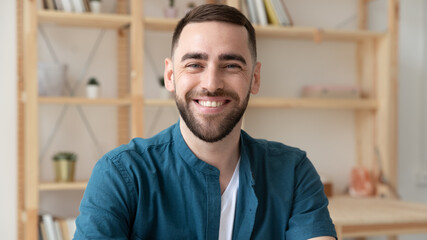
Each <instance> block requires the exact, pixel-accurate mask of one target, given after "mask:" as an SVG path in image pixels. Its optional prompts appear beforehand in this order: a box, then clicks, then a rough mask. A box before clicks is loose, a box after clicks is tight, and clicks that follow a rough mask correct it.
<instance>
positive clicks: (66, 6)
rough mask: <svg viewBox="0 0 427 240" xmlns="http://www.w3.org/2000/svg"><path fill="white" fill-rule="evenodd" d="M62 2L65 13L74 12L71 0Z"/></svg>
mask: <svg viewBox="0 0 427 240" xmlns="http://www.w3.org/2000/svg"><path fill="white" fill-rule="evenodd" d="M61 1H62V7H63V8H64V11H65V12H72V11H73V9H72V8H71V2H70V1H71V0H61Z"/></svg>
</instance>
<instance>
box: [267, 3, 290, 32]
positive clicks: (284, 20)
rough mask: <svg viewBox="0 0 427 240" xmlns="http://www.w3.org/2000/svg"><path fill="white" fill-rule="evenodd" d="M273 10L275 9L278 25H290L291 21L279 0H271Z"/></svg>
mask: <svg viewBox="0 0 427 240" xmlns="http://www.w3.org/2000/svg"><path fill="white" fill-rule="evenodd" d="M271 3H272V5H273V8H274V10H275V11H276V14H277V18H278V21H279V23H280V25H283V26H287V25H291V21H290V19H289V18H288V14H287V13H286V11H285V8H284V6H283V4H282V2H281V1H280V0H271Z"/></svg>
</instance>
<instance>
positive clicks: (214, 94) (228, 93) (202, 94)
mask: <svg viewBox="0 0 427 240" xmlns="http://www.w3.org/2000/svg"><path fill="white" fill-rule="evenodd" d="M197 97H228V98H231V99H233V100H235V101H239V100H240V98H239V95H237V93H235V92H232V91H226V90H224V89H217V90H215V91H214V92H210V91H208V90H206V89H203V90H202V91H197V90H190V91H189V92H187V94H185V99H186V100H187V101H189V100H191V99H193V98H197Z"/></svg>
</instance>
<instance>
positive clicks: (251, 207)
mask: <svg viewBox="0 0 427 240" xmlns="http://www.w3.org/2000/svg"><path fill="white" fill-rule="evenodd" d="M240 151H241V153H240V177H239V181H240V183H239V184H240V185H239V191H238V194H237V204H236V212H235V219H234V228H233V239H263V240H266V239H291V240H293V239H296V240H299V239H307V238H312V237H316V236H335V235H336V234H335V230H334V225H333V223H332V220H331V219H330V217H329V212H328V209H327V205H328V200H327V198H326V196H325V194H324V192H323V185H322V183H321V182H320V178H319V176H318V174H317V173H316V171H315V169H314V167H313V165H312V164H311V162H310V161H309V160H308V159H307V157H306V155H305V153H304V152H303V151H301V150H298V149H296V148H291V147H288V146H286V145H283V144H281V143H277V142H270V141H266V140H257V139H253V138H251V137H250V136H249V135H247V134H246V133H245V132H244V131H242V133H241V139H240ZM219 174H220V172H219V170H218V169H217V168H215V167H213V166H211V165H209V164H207V163H205V162H203V161H202V160H200V159H198V158H197V157H196V156H195V155H194V154H193V152H192V151H191V150H190V149H189V148H188V146H187V144H186V143H185V141H184V139H183V137H182V135H181V132H180V129H179V124H175V125H173V126H171V127H170V128H168V129H166V130H164V131H163V132H161V133H159V134H158V135H156V136H154V137H152V138H149V139H140V138H137V139H133V140H132V141H131V142H130V143H129V144H127V145H123V146H120V147H118V148H116V149H114V150H112V151H111V152H109V153H107V154H106V155H105V156H104V157H103V158H101V159H100V160H99V161H98V163H97V164H96V166H95V168H94V169H93V173H92V176H91V178H90V180H89V183H88V186H87V188H86V191H85V194H84V197H83V200H82V202H81V206H80V215H79V216H78V218H77V220H76V225H77V230H76V233H75V237H74V239H215V240H216V239H218V233H219V221H220V214H221V190H220V185H219Z"/></svg>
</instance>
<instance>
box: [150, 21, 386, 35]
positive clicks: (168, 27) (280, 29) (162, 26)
mask: <svg viewBox="0 0 427 240" xmlns="http://www.w3.org/2000/svg"><path fill="white" fill-rule="evenodd" d="M144 23H145V27H146V28H147V29H148V30H155V31H173V30H174V28H175V26H176V24H177V23H178V20H177V19H162V18H145V20H144ZM254 27H255V31H256V33H257V37H263V38H290V39H292V38H295V39H307V40H315V41H359V40H373V39H377V38H381V37H384V36H385V33H380V32H372V31H362V30H354V31H349V30H333V29H319V28H313V27H285V26H254Z"/></svg>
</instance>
